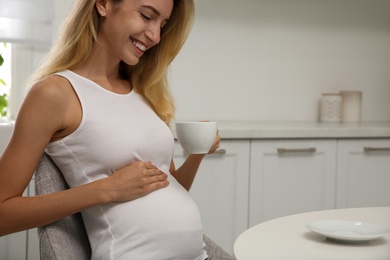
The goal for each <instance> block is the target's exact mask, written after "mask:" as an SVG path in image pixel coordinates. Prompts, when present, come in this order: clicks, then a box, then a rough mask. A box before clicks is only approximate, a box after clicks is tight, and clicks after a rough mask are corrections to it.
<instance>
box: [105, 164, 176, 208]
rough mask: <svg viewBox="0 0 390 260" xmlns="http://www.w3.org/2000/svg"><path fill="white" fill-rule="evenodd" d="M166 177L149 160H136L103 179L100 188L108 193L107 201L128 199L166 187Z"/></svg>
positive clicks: (167, 182)
mask: <svg viewBox="0 0 390 260" xmlns="http://www.w3.org/2000/svg"><path fill="white" fill-rule="evenodd" d="M167 178H168V176H167V174H166V173H164V172H162V171H160V170H159V169H158V168H157V167H156V166H154V165H153V164H152V163H151V162H136V163H133V164H131V165H128V166H126V167H124V168H122V169H119V170H118V171H116V172H115V173H114V174H113V175H112V176H110V177H108V178H106V179H103V180H104V182H105V183H104V185H103V186H102V189H103V191H104V192H106V193H107V194H108V195H109V198H108V201H109V202H121V201H129V200H134V199H137V198H140V197H143V196H145V195H147V194H149V193H151V192H153V191H156V190H158V189H162V188H165V187H167V186H168V185H169V181H168V180H167ZM103 180H102V181H103Z"/></svg>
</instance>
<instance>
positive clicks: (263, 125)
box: [218, 121, 390, 139]
mask: <svg viewBox="0 0 390 260" xmlns="http://www.w3.org/2000/svg"><path fill="white" fill-rule="evenodd" d="M218 131H219V135H220V136H221V138H222V139H281V138H390V122H362V123H320V122H264V121H218Z"/></svg>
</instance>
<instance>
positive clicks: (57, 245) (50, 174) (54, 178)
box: [35, 154, 91, 260]
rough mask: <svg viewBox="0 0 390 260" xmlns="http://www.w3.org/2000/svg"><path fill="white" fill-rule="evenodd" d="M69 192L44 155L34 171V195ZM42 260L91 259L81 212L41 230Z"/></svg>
mask: <svg viewBox="0 0 390 260" xmlns="http://www.w3.org/2000/svg"><path fill="white" fill-rule="evenodd" d="M65 189H69V187H68V185H67V183H66V181H65V179H64V177H63V175H62V173H61V171H60V170H59V169H58V168H57V166H56V165H55V164H54V163H53V161H52V160H51V158H50V157H49V156H48V155H46V154H43V156H42V158H41V160H40V161H39V164H38V166H37V169H36V171H35V194H36V195H41V194H47V193H53V192H57V191H61V190H65ZM38 237H39V251H40V256H41V260H73V259H74V260H84V259H85V260H89V259H91V247H90V244H89V241H88V237H87V234H86V231H85V227H84V223H83V220H82V217H81V214H80V213H77V214H75V215H72V216H69V217H66V218H64V219H61V220H58V221H56V222H54V223H52V224H49V225H47V226H43V227H39V228H38Z"/></svg>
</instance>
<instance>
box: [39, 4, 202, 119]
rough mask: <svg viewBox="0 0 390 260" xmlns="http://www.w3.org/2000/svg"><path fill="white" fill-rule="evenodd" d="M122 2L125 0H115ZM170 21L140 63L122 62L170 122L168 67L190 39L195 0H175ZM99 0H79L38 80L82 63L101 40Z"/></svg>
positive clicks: (125, 73) (171, 105)
mask: <svg viewBox="0 0 390 260" xmlns="http://www.w3.org/2000/svg"><path fill="white" fill-rule="evenodd" d="M111 1H113V2H115V3H120V2H122V1H123V0H111ZM173 1H174V7H173V10H172V14H171V16H170V18H169V22H168V23H167V24H166V25H165V26H164V29H163V30H162V32H161V41H160V43H159V44H158V45H156V46H154V47H153V48H151V49H150V50H148V51H147V52H145V54H144V55H143V56H142V57H141V59H140V60H139V62H138V64H136V65H134V66H129V65H127V64H125V63H124V62H121V64H120V73H121V75H123V76H125V77H126V78H128V79H129V80H130V82H131V85H132V86H133V88H134V90H135V91H136V92H138V93H139V94H141V95H142V96H144V97H145V99H146V100H147V101H148V102H149V103H150V105H151V107H152V108H153V110H154V111H155V112H156V114H157V115H158V116H159V117H160V118H161V119H162V120H163V121H164V122H165V123H167V124H169V122H170V121H171V119H172V118H173V117H174V112H175V105H174V101H173V97H172V95H171V92H170V88H169V84H168V80H167V69H168V66H169V65H170V64H171V62H172V61H173V59H174V58H175V57H176V55H177V54H178V53H179V51H180V49H181V48H182V46H183V44H184V42H185V41H186V39H187V37H188V34H189V32H190V29H191V27H192V22H193V19H194V9H195V7H194V0H173ZM95 2H96V1H95V0H76V2H75V5H74V8H73V10H72V12H71V13H70V15H69V17H68V19H67V20H66V21H65V23H64V27H63V29H62V30H61V34H60V35H59V38H58V39H57V42H56V43H55V45H54V46H53V48H52V49H51V51H50V52H49V53H48V54H47V55H46V57H45V59H44V60H43V61H42V63H41V65H40V67H39V68H38V69H37V70H36V72H35V73H34V75H33V76H32V78H31V83H35V82H37V81H39V80H41V79H43V78H45V77H47V76H49V75H51V74H53V73H56V72H59V71H62V70H66V69H72V68H75V67H76V66H78V65H80V64H81V63H82V62H83V61H85V60H86V58H87V57H88V56H89V54H90V53H91V50H92V48H93V46H94V44H95V43H96V41H97V33H98V31H99V25H100V19H99V15H98V12H97V9H96V7H95Z"/></svg>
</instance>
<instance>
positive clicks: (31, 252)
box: [27, 179, 40, 260]
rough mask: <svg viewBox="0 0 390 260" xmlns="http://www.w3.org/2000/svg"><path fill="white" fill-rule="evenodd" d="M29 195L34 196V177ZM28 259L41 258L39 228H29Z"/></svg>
mask: <svg viewBox="0 0 390 260" xmlns="http://www.w3.org/2000/svg"><path fill="white" fill-rule="evenodd" d="M28 194H29V196H34V195H35V191H34V179H32V180H31V182H30V185H29V187H28ZM27 260H40V257H39V240H38V233H37V229H36V228H33V229H29V230H27Z"/></svg>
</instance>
